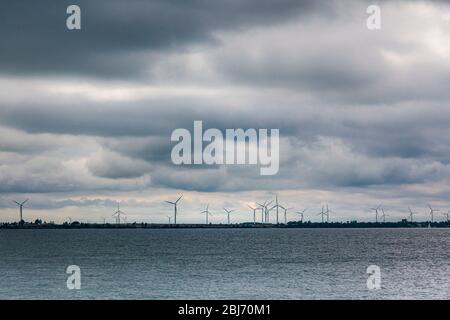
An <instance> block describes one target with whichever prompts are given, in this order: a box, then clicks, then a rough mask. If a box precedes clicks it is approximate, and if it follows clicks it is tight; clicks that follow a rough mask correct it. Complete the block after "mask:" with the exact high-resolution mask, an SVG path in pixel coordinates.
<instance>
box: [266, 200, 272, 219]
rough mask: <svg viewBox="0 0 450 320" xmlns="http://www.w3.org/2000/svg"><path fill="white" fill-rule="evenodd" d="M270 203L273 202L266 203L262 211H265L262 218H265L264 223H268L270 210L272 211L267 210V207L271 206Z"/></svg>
mask: <svg viewBox="0 0 450 320" xmlns="http://www.w3.org/2000/svg"><path fill="white" fill-rule="evenodd" d="M272 202H273V200H270V201H269V202H267V204H266V206H265V207H264V209H265V214H264V218H265V221H266V223H269V222H270V210H272V209H273V207H272V208H270V209H269V206H270V205H271V204H272Z"/></svg>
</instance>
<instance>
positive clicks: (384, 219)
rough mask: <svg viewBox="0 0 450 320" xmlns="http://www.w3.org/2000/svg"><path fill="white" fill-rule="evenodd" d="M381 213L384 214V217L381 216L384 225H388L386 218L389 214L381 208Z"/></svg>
mask: <svg viewBox="0 0 450 320" xmlns="http://www.w3.org/2000/svg"><path fill="white" fill-rule="evenodd" d="M381 212H382V213H383V215H382V216H381V218H382V219H383V223H386V216H387V214H386V213H384V209H383V208H381Z"/></svg>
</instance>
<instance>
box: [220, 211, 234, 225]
mask: <svg viewBox="0 0 450 320" xmlns="http://www.w3.org/2000/svg"><path fill="white" fill-rule="evenodd" d="M223 210H225V212H226V213H227V216H228V224H230V213H232V212H233V211H235V210H234V209H233V210H228V209H227V208H223Z"/></svg>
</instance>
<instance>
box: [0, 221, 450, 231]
mask: <svg viewBox="0 0 450 320" xmlns="http://www.w3.org/2000/svg"><path fill="white" fill-rule="evenodd" d="M195 228H199V229H200V228H201V229H205V228H211V229H214V228H216V229H218V228H286V229H291V228H450V221H442V222H428V221H422V222H410V221H407V220H402V221H399V222H358V221H347V222H310V221H308V222H301V221H291V222H288V223H287V224H284V223H283V224H272V223H253V222H244V223H235V224H194V223H182V224H164V223H121V224H112V223H82V222H77V221H74V222H71V223H67V222H66V223H62V224H56V223H46V222H42V221H36V222H21V223H19V222H15V223H0V229H195Z"/></svg>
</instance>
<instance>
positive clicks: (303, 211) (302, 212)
mask: <svg viewBox="0 0 450 320" xmlns="http://www.w3.org/2000/svg"><path fill="white" fill-rule="evenodd" d="M305 211H306V209H303V210H301V211H296V212H295V213H296V214H299V215H300V216H301V220H300V221H301V222H303V217H304V214H305Z"/></svg>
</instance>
